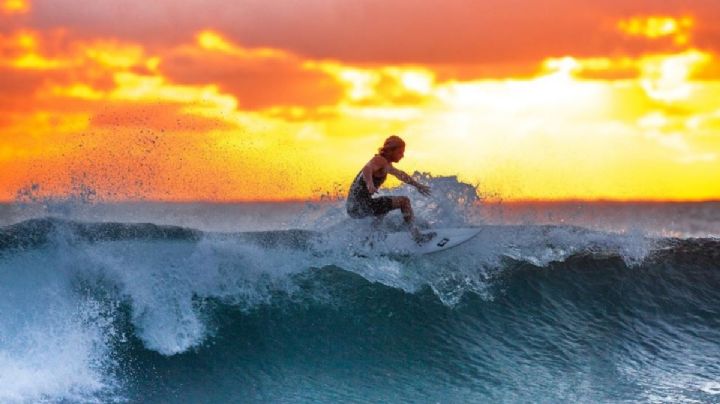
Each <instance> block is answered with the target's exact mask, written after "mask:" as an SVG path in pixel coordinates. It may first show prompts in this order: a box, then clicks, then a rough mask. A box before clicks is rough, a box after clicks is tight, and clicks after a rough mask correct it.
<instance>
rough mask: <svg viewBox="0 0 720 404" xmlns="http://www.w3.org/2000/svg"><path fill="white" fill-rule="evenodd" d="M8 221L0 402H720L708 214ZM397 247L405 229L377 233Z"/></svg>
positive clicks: (71, 212)
mask: <svg viewBox="0 0 720 404" xmlns="http://www.w3.org/2000/svg"><path fill="white" fill-rule="evenodd" d="M427 180H428V181H429V182H430V183H431V185H432V187H433V190H434V194H433V197H432V198H430V199H427V198H423V197H421V196H419V195H418V194H416V193H414V192H413V191H412V190H410V189H407V188H399V189H394V190H390V191H388V193H394V194H406V195H410V196H411V198H412V200H413V202H414V204H415V207H416V212H417V215H418V217H419V222H420V224H421V225H422V226H423V227H425V228H432V227H458V226H463V227H467V226H474V227H478V228H480V229H481V231H480V234H479V235H478V236H477V237H476V238H474V239H472V240H471V241H469V242H467V243H465V244H463V245H461V246H458V247H456V248H453V249H450V250H447V251H444V252H441V253H438V254H433V255H427V256H416V257H393V256H385V255H378V256H372V255H370V256H363V257H361V256H357V254H353V250H354V248H355V247H356V246H357V244H358V243H361V242H362V241H363V238H364V237H367V234H368V232H371V231H376V230H373V228H372V226H371V225H370V224H369V223H367V222H365V221H362V220H360V221H356V220H349V219H348V218H347V217H346V215H345V213H344V208H343V201H342V200H326V201H323V202H321V203H255V204H251V203H247V204H218V203H215V204H213V203H152V202H135V203H114V204H112V203H90V202H88V201H85V200H77V199H73V198H66V199H57V198H55V199H53V198H45V199H42V200H38V199H34V200H32V201H18V202H17V203H12V204H6V205H2V206H0V226H2V227H1V228H0V402H38V401H40V402H59V403H66V402H178V403H180V402H182V403H186V402H247V403H253V402H288V403H289V402H293V403H294V402H312V403H315V402H368V403H371V402H372V403H374V402H441V403H467V402H638V401H640V402H673V403H674V402H720V361H719V360H718V359H720V239H719V238H718V237H719V236H720V204H717V203H695V204H692V203H685V204H680V203H676V204H660V203H645V204H642V203H635V204H628V203H625V204H623V203H570V202H566V203H554V204H547V203H545V204H542V203H526V204H519V203H512V204H509V203H505V204H504V203H498V202H494V203H489V202H483V201H482V200H481V198H479V197H478V195H477V194H476V193H475V189H474V188H473V187H470V186H468V185H466V184H462V183H459V182H457V180H456V179H454V178H452V177H447V178H427ZM401 229H402V219H401V217H400V215H399V214H397V212H395V213H392V214H390V215H388V216H387V217H386V218H385V222H384V224H383V225H382V226H381V230H384V231H397V230H401Z"/></svg>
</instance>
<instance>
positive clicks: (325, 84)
mask: <svg viewBox="0 0 720 404" xmlns="http://www.w3.org/2000/svg"><path fill="white" fill-rule="evenodd" d="M301 63H302V61H301V60H299V59H297V58H294V57H291V56H288V57H282V58H274V57H273V58H262V57H258V58H242V57H237V56H233V55H227V54H222V53H217V52H210V51H202V50H200V49H196V50H194V51H192V52H188V51H185V52H180V53H174V54H169V55H166V57H164V58H163V62H162V63H161V64H160V71H161V72H162V74H163V75H165V76H166V77H168V78H169V79H170V80H172V81H173V82H176V83H181V84H193V85H202V84H210V83H212V84H216V85H218V86H219V88H220V90H221V91H223V92H226V93H230V94H232V95H234V96H235V98H237V100H238V103H239V106H240V108H242V109H262V108H267V107H276V106H291V105H302V106H303V107H308V108H312V107H317V106H322V105H335V104H336V103H337V102H338V101H339V100H340V99H341V97H342V95H343V92H344V88H343V87H342V85H341V84H340V83H338V82H337V81H336V80H335V79H334V78H333V77H331V76H329V75H327V74H326V73H323V72H319V71H314V70H307V69H304V68H303V67H302V65H301Z"/></svg>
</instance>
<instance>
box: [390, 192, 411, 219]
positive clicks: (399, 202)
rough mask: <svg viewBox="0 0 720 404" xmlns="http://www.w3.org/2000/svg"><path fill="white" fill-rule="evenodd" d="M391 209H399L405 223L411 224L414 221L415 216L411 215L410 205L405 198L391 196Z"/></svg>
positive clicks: (408, 200)
mask: <svg viewBox="0 0 720 404" xmlns="http://www.w3.org/2000/svg"><path fill="white" fill-rule="evenodd" d="M392 207H393V208H394V209H400V212H402V215H403V219H404V220H405V223H407V224H412V223H413V221H414V220H415V216H414V215H413V210H412V205H410V198H408V197H407V196H393V197H392Z"/></svg>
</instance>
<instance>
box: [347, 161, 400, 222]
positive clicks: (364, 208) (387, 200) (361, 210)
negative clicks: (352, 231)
mask: <svg viewBox="0 0 720 404" xmlns="http://www.w3.org/2000/svg"><path fill="white" fill-rule="evenodd" d="M386 178H387V172H385V174H384V175H383V176H382V177H376V176H374V175H373V176H372V179H373V184H375V188H376V189H377V188H379V187H380V185H382V184H383V182H385V179H386ZM346 206H347V212H348V215H350V216H351V217H354V218H361V217H367V216H382V215H384V214H386V213H388V212H390V211H391V210H392V209H393V208H392V198H391V197H389V196H379V197H376V198H373V197H372V195H370V192H369V191H368V189H367V184H366V183H365V178H364V177H363V172H362V170H360V172H359V173H358V175H357V176H355V180H354V181H353V183H352V185H350V191H349V192H348V198H347V204H346Z"/></svg>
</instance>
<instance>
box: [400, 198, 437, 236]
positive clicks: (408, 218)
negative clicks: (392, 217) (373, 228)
mask: <svg viewBox="0 0 720 404" xmlns="http://www.w3.org/2000/svg"><path fill="white" fill-rule="evenodd" d="M393 207H396V208H400V211H401V212H402V215H403V219H405V224H406V225H407V226H408V230H409V231H410V235H411V236H412V238H413V240H415V241H417V242H418V243H424V242H426V241H429V240H431V239H432V238H433V237H434V236H435V232H430V233H428V234H422V233H420V229H418V227H417V226H416V225H415V215H414V213H413V210H412V205H411V204H410V198H408V197H407V196H395V197H393Z"/></svg>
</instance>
